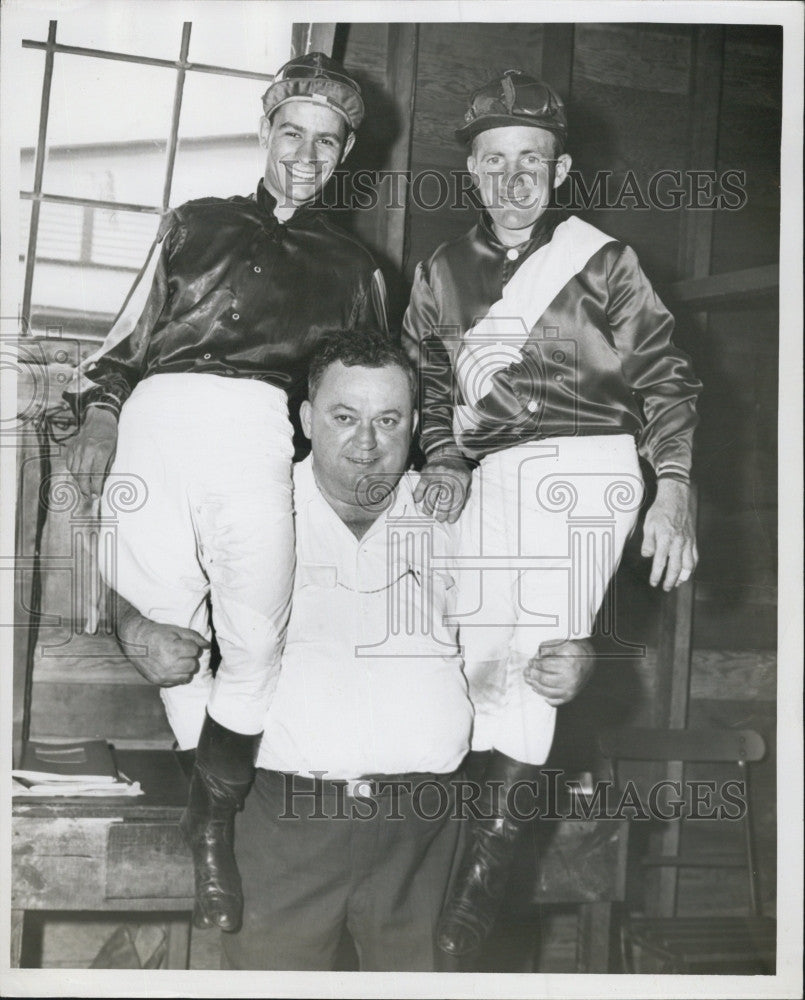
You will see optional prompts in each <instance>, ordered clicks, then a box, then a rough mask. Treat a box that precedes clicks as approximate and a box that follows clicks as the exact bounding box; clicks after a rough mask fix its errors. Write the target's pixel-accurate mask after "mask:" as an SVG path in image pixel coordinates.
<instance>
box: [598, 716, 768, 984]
mask: <svg viewBox="0 0 805 1000" xmlns="http://www.w3.org/2000/svg"><path fill="white" fill-rule="evenodd" d="M599 749H600V751H601V754H602V756H603V757H604V758H605V759H607V760H609V762H610V766H611V769H612V777H613V780H617V778H618V774H617V772H618V771H619V770H622V768H619V767H618V765H619V764H620V763H621V762H623V761H626V760H628V761H654V762H660V761H662V762H666V763H668V762H679V763H680V765H681V766H682V767H683V768H684V765H685V764H686V763H694V762H711V763H730V764H733V765H735V766H736V767H737V771H738V774H739V776H740V779H741V781H742V782H743V794H742V798H743V800H744V801H745V803H746V808H745V809H744V811H743V816H742V817H741V824H742V827H743V831H742V832H743V850H742V851H739V852H737V853H728V852H726V851H719V852H710V851H708V852H702V851H699V852H695V851H691V850H686V849H679V846H678V843H679V842H678V838H676V843H677V849H676V850H674V851H673V852H672V853H660V854H649V855H648V856H647V857H646V858H644V859H643V864H644V865H645V866H648V867H651V866H658V867H660V868H665V869H668V868H671V869H673V870H674V871H675V872H677V871H678V870H679V869H681V868H732V867H743V868H745V869H746V874H747V887H748V902H749V905H748V913H747V915H746V916H745V917H743V916H718V915H715V916H693V917H689V916H676V915H673V916H670V917H651V916H646V917H634V916H625V917H624V919H623V920H622V921H621V928H620V938H621V956H622V961H623V965H624V971H626V972H634V971H635V967H634V958H633V949H634V946H638V947H639V948H640V949H642V951H644V952H647V953H649V954H650V955H653V956H655V958H656V959H658V960H659V962H660V964H661V971H662V972H669V973H691V972H699V973H738V972H742V973H758V974H765V975H773V974H774V971H775V949H776V921H775V920H774V919H773V918H768V917H763V916H762V915H761V906H760V900H759V896H758V884H757V864H756V858H755V849H754V842H753V836H752V823H751V817H750V805H749V782H748V764H749V763H750V762H753V761H759V760H761V759H762V757H763V756H764V754H765V749H766V748H765V744H764V742H763V739H762V737H761V736H760V735H759V734H758V733H756V732H754V731H753V730H709V729H677V730H672V729H666V730H654V729H620V730H615V731H611V732H608V733H605V734H603V735H602V736H601V737H600V738H599ZM683 773H684V772H683ZM684 787H685V786H684V784H683V788H684ZM669 822H677V823H679V822H680V820H673V821H669Z"/></svg>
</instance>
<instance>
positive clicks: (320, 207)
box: [254, 177, 327, 227]
mask: <svg viewBox="0 0 805 1000" xmlns="http://www.w3.org/2000/svg"><path fill="white" fill-rule="evenodd" d="M254 200H255V201H256V202H257V207H258V208H259V209H260V212H261V214H262V215H264V216H266V221H267V222H268V224H269V225H270V226H278V225H280V221H279V219H278V218H277V217H276V215H274V209H275V208H276V207H277V199H276V198H275V197H274V195H273V194H272V193H271V192H270V191H269V190H268V188H267V187H266V186H265V182H264V180H263V178H262V177H261V178H260V180H259V181H258V183H257V192H256V194H255V196H254ZM326 207H327V206H326V205H325V203H324V201H323V200H322V192H321V191H320V192H319V193H318V195H317V196H316V197H315V198H314V199H313V201H308V202H306V203H305V204H304V205H300V206H299V207H298V208H297V209H296V210H295V211H294V213H293V215H292V216H291V217H290V218H289V219H286V220H285V222H284V223H282V225H284V226H293V227H296V226H303V225H305V224H306V223H307V222H309V221H310V220H311V219H313V218H315V217H316V216H317V215H318V214H319V213H320V212H322V211H324V209H325V208H326Z"/></svg>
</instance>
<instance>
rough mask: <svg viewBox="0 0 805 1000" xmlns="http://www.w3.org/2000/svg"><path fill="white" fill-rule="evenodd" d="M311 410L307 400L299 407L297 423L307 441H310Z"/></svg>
mask: <svg viewBox="0 0 805 1000" xmlns="http://www.w3.org/2000/svg"><path fill="white" fill-rule="evenodd" d="M312 410H313V407H312V406H311V405H310V400H309V399H306V400H304V401H303V403H302V405H301V406H300V407H299V422H300V423H301V425H302V432H303V433H304V435H305V437H306V438H307V439H308V441H309V440H310V425H311V423H312V420H313V414H312Z"/></svg>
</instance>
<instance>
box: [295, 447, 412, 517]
mask: <svg viewBox="0 0 805 1000" xmlns="http://www.w3.org/2000/svg"><path fill="white" fill-rule="evenodd" d="M314 500H321V502H322V503H326V504H327V506H328V507H330V505H329V503H327V500H326V499H325V497H324V495H323V494H322V492H321V490H320V489H319V487H318V484H317V482H316V477H315V476H314V474H313V455H312V454H310V455H308V456H307V458H305V459H304V460H303V461H301V462H297V463H296V465H295V466H294V503H295V506H296V508H297V509H299V508H300V507H302V505H303V504H309V503H311V502H312V501H314ZM414 509H415V505H414V494H413V490H412V487H411V482H410V476H409V474H408V473H407V472H406V473H403V475H402V476H401V477H400V481H399V483H398V484H397V489H396V491H395V496H394V502H393V504H392V505H391V507H390V508H389V509H388V510H387V511H385V512H384V514H381V515H380V517H379V518H378V519H377V521H376V522H375V524H377V523H380V522H382V521H383V520H384V519H385V518H388V517H402V516H404V515H405V514H410V513H412V512H413V511H414ZM330 510H332V507H330ZM333 514H335V511H333ZM335 516H336V517H338V515H337V514H335ZM374 527H375V525H372V528H370V531H371V530H373V529H374ZM367 534H368V532H367Z"/></svg>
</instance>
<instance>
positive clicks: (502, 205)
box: [467, 125, 571, 244]
mask: <svg viewBox="0 0 805 1000" xmlns="http://www.w3.org/2000/svg"><path fill="white" fill-rule="evenodd" d="M554 157H555V152H554V136H553V133H552V132H549V131H548V130H547V129H543V128H536V127H534V126H532V125H506V126H503V127H502V128H491V129H487V131H485V132H481V133H480V134H479V135H477V136H476V137H475V140H474V142H473V147H472V153H471V154H470V156H469V157H468V158H467V168H468V170H469V171H470V173H471V174H472V175H473V178H474V180H475V183H476V184H477V186H478V192H479V194H480V197H481V201H482V202H483V205H484V208H486V210H487V211H488V212H489V214H490V216H491V217H492V222H493V224H494V227H495V231H496V232H497V234H498V236H500V237H501V239H502V241H503V242H508V243H511V244H514V243H518V242H522V241H523V240H525V239H527V238H528V232H524V230H530V229H531V227H532V226H533V225H534V223H535V222H536V221H537V219H539V218H540V216H541V215H542V214H543V212H544V211H545V209H546V208H547V207H548V203H549V201H550V195H551V189H552V188H556V187H559V185H560V184H561V183H562V181H563V180H564V179H565V177H566V176H567V172H568V170H569V169H570V165H571V160H570V157H569V156H568V155H567V154H566V153H564V154H562V156H560V157H558V158H556V162H555V167H554Z"/></svg>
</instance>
